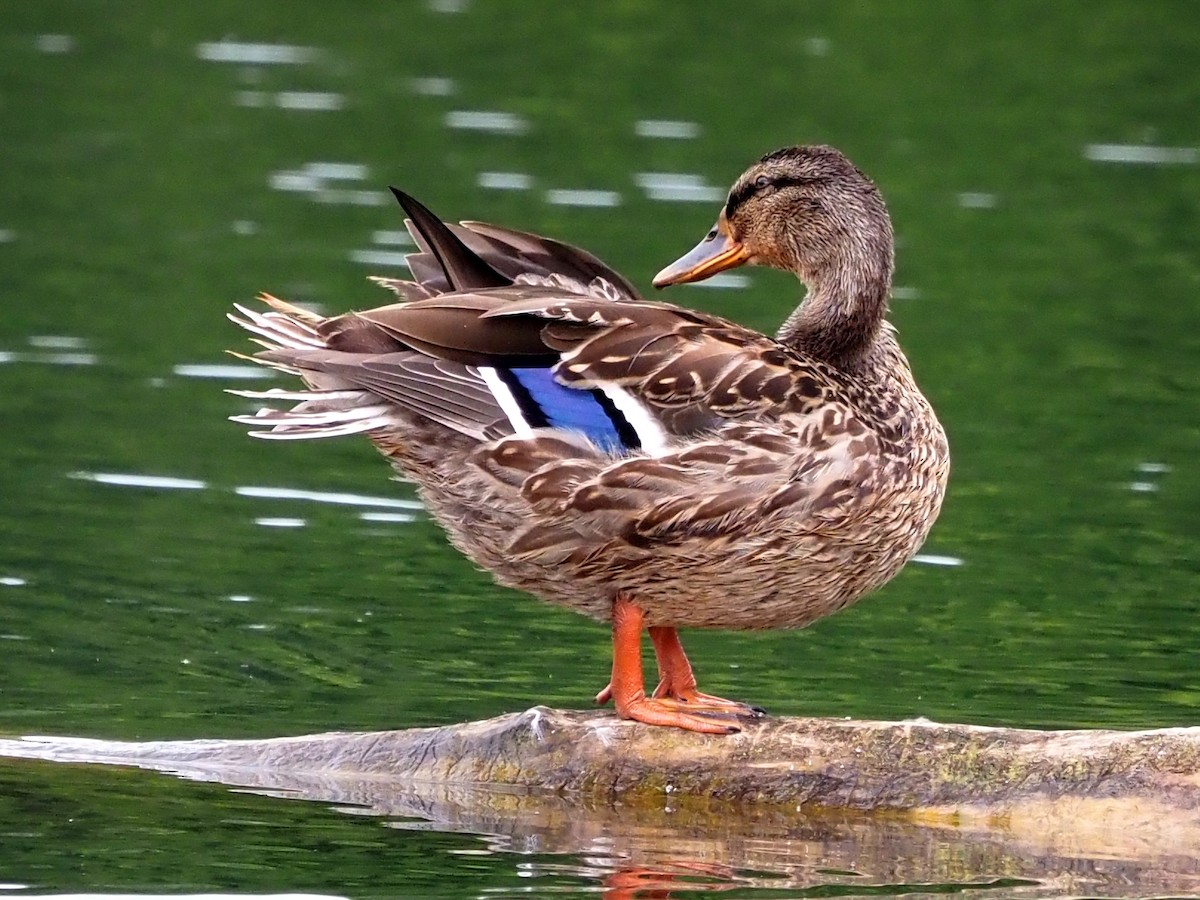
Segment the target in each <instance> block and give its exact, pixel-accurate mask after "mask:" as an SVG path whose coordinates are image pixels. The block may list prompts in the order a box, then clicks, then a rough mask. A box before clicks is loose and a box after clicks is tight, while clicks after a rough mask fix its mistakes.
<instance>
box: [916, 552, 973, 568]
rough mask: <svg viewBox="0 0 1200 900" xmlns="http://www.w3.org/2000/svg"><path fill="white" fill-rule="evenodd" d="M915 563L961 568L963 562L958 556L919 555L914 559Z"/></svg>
mask: <svg viewBox="0 0 1200 900" xmlns="http://www.w3.org/2000/svg"><path fill="white" fill-rule="evenodd" d="M912 561H913V562H915V563H924V564H925V565H927V566H948V567H954V566H961V565H962V564H963V561H962V560H961V559H959V558H958V557H957V556H942V555H941V554H938V553H918V554H917V555H916V556H914V557H913V558H912Z"/></svg>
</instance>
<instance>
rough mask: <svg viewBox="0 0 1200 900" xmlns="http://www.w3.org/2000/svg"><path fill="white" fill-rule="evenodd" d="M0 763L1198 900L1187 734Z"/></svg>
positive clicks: (513, 744)
mask: <svg viewBox="0 0 1200 900" xmlns="http://www.w3.org/2000/svg"><path fill="white" fill-rule="evenodd" d="M0 756H7V757H24V758H31V759H42V760H53V761H60V762H76V763H102V764H114V765H128V766H138V767H142V768H147V769H154V770H158V771H163V772H169V773H172V774H176V775H181V776H184V777H188V778H193V779H200V780H206V781H216V782H221V783H224V784H229V785H237V786H239V787H250V788H254V789H257V790H260V791H263V792H266V793H285V794H286V795H287V796H291V797H298V798H304V799H313V800H322V801H326V802H335V803H339V804H352V805H354V806H356V807H357V808H359V809H360V811H368V812H374V813H378V814H381V815H389V816H395V815H400V816H416V817H420V818H422V819H426V820H429V821H432V822H435V823H439V824H440V825H442V826H443V827H445V828H446V829H447V830H463V831H471V832H475V833H486V834H492V835H507V836H509V837H510V838H512V839H513V840H514V841H519V842H520V843H521V845H522V846H524V845H526V844H527V843H528V842H529V840H531V837H530V835H535V836H536V842H537V844H538V846H541V847H543V848H544V849H546V850H555V851H559V852H581V848H582V847H586V846H588V844H589V842H590V841H591V840H593V839H594V838H595V837H596V836H597V835H605V836H606V837H605V840H606V841H611V840H612V835H614V834H617V835H620V836H621V837H620V838H619V839H618V842H617V844H618V846H622V845H627V846H625V848H624V850H623V853H624V854H625V856H627V857H628V858H629V859H630V860H632V861H634V862H636V863H638V864H639V865H642V864H647V863H653V864H654V865H652V866H650V868H651V869H654V866H655V865H656V866H658V869H654V870H655V871H658V870H659V869H662V870H664V871H666V870H669V869H670V866H673V865H677V864H679V865H686V864H687V863H686V859H685V858H683V857H681V856H680V855H679V851H680V847H681V846H687V847H693V848H701V847H702V850H700V851H698V855H699V856H702V857H703V858H704V859H706V860H709V861H717V862H719V864H720V865H725V866H729V867H730V871H735V870H736V869H738V868H739V867H740V868H746V869H753V868H755V867H756V866H758V867H765V868H772V867H774V868H778V867H779V861H778V860H776V861H775V863H773V864H771V865H768V863H770V860H767V859H756V858H755V854H756V853H761V852H763V851H762V847H763V844H762V841H763V840H764V839H766V840H768V841H771V842H774V843H772V844H771V847H772V851H771V852H772V853H776V854H777V853H778V852H780V848H786V851H787V854H788V856H787V858H788V860H789V862H788V863H787V864H788V865H792V864H793V863H795V864H796V865H798V866H799V868H798V869H797V871H798V872H800V871H801V870H803V871H808V869H807V868H805V867H806V866H808V867H811V866H812V865H814V864H817V863H818V862H819V864H820V865H822V866H829V865H834V864H836V865H840V866H843V867H846V868H848V869H854V867H855V866H857V867H859V869H863V868H866V869H867V870H868V871H869V870H870V868H871V866H872V865H875V866H881V865H891V866H900V869H899V870H897V871H895V872H894V873H892V877H896V878H905V879H915V880H923V879H941V880H943V881H945V880H946V879H947V878H949V877H950V876H951V875H952V874H953V872H952V871H951V869H953V868H954V865H961V864H962V862H963V854H969V855H970V857H971V858H972V859H976V858H978V859H977V861H976V862H973V863H971V866H972V867H973V871H975V872H979V871H988V870H991V871H996V872H1002V873H1005V874H1006V876H1011V877H1017V878H1030V879H1034V880H1037V884H1038V888H1037V889H1036V890H1034V889H1033V887H1032V886H1030V890H1031V891H1032V892H1033V893H1035V894H1038V895H1040V896H1046V895H1047V893H1059V890H1060V889H1061V891H1062V892H1063V893H1071V892H1079V891H1081V890H1083V891H1085V892H1087V891H1093V890H1095V889H1097V888H1098V887H1099V886H1100V885H1107V886H1108V887H1106V888H1105V890H1106V891H1107V892H1108V893H1110V894H1126V895H1138V894H1143V893H1145V892H1146V891H1147V890H1148V891H1149V892H1150V893H1153V892H1155V891H1158V892H1162V891H1164V890H1169V891H1174V892H1176V893H1183V892H1188V893H1197V892H1200V862H1197V857H1196V850H1197V848H1200V728H1172V729H1160V730H1155V731H1140V732H1118V731H1033V730H1024V729H1007V728H982V727H976V726H968V725H945V724H938V723H933V722H928V721H923V720H921V721H910V722H862V721H847V720H831V719H767V720H765V721H763V722H762V723H760V724H757V725H754V726H752V727H749V728H747V730H746V731H744V732H743V733H741V734H738V735H733V736H730V737H710V736H703V735H695V734H689V733H685V732H681V731H677V730H672V729H660V728H647V727H644V726H641V725H636V724H633V723H629V722H622V721H619V720H617V719H615V718H613V717H612V716H611V714H605V713H581V712H562V711H557V710H551V709H546V708H543V707H538V708H534V709H531V710H528V711H526V712H524V713H520V714H512V715H506V716H500V717H498V718H495V719H489V720H486V721H482V722H468V723H463V724H459V725H450V726H444V727H439V728H422V729H411V730H405V731H391V732H376V733H330V734H319V735H311V736H305V737H289V738H274V739H264V740H249V741H226V740H200V741H156V742H145V743H125V742H112V741H94V740H87V739H80V738H22V739H16V740H3V739H0ZM681 842H682V843H681ZM956 845H957V846H960V847H961V852H960V853H958V854H955V853H951V854H950V855H949V856H946V848H947V847H948V846H951V847H952V846H956ZM864 854H866V856H864ZM687 855H690V854H685V855H684V856H687ZM801 860H803V863H800V862H798V861H801ZM951 860H957V863H953V864H952V862H951ZM1064 861H1066V862H1064ZM664 866H665V867H666V868H665V869H664ZM1063 866H1066V868H1067V870H1069V871H1070V872H1072V873H1074V875H1073V879H1074V880H1071V881H1070V882H1069V883H1066V882H1064V883H1063V884H1061V885H1060V884H1058V883H1055V884H1054V885H1053V887H1054V890H1050V891H1047V888H1048V887H1050V885H1049V884H1048V882H1047V881H1045V880H1039V879H1045V878H1046V877H1047V876H1048V875H1050V874H1053V873H1060V872H1061V871H1063ZM947 867H949V868H947ZM638 871H640V868H639V869H638ZM1075 875H1078V876H1079V879H1082V880H1079V879H1076V878H1075V877H1074V876H1075ZM797 877H798V878H800V876H797ZM1056 877H1057V876H1056ZM796 883H797V884H802V883H803V878H800V880H798V881H797V882H796ZM1114 885H1115V886H1116V887H1113V886H1114ZM1121 885H1124V886H1125V887H1120V886H1121ZM1012 892H1015V893H1017V894H1020V893H1022V889H1020V888H1019V887H1014V888H1012ZM993 896H994V895H993Z"/></svg>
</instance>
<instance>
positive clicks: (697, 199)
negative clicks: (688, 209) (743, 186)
mask: <svg viewBox="0 0 1200 900" xmlns="http://www.w3.org/2000/svg"><path fill="white" fill-rule="evenodd" d="M634 181H636V182H637V184H638V187H640V188H641V189H642V190H644V191H645V192H646V196H647V197H649V198H650V199H651V200H675V201H681V202H685V203H716V202H718V201H720V200H723V199H724V198H725V191H723V190H721V188H717V187H713V186H712V185H709V184H705V183H704V178H703V177H702V176H700V175H691V174H687V173H684V172H639V173H638V174H637V175H635V176H634Z"/></svg>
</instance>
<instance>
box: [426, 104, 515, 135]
mask: <svg viewBox="0 0 1200 900" xmlns="http://www.w3.org/2000/svg"><path fill="white" fill-rule="evenodd" d="M445 123H446V127H447V128H456V129H459V130H462V131H487V132H490V133H492V134H524V133H525V132H526V131H528V130H529V122H528V121H526V120H525V119H524V118H522V117H521V116H518V115H517V114H516V113H509V112H500V111H498V110H486V109H456V110H453V111H451V112H448V113H446V119H445Z"/></svg>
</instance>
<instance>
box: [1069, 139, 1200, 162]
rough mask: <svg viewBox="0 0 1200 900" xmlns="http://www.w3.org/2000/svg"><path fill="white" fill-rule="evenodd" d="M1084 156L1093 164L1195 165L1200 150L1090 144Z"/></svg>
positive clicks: (1084, 150) (1199, 159) (1198, 160)
mask: <svg viewBox="0 0 1200 900" xmlns="http://www.w3.org/2000/svg"><path fill="white" fill-rule="evenodd" d="M1083 156H1084V158H1085V159H1090V160H1092V161H1093V162H1109V163H1140V164H1142V165H1151V166H1169V165H1180V164H1182V165H1195V164H1196V163H1197V162H1200V150H1197V149H1196V148H1195V147H1152V146H1150V145H1148V144H1088V145H1087V146H1086V147H1084V148H1083Z"/></svg>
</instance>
